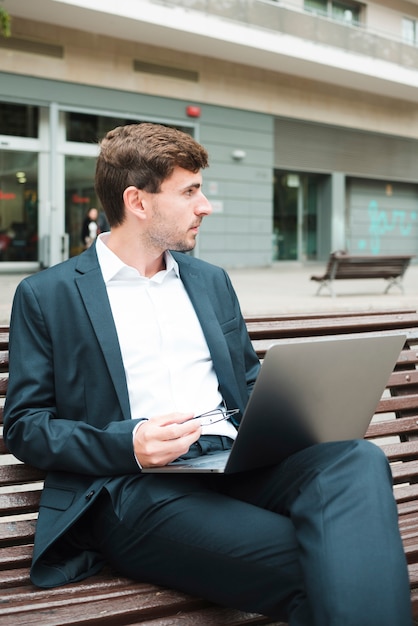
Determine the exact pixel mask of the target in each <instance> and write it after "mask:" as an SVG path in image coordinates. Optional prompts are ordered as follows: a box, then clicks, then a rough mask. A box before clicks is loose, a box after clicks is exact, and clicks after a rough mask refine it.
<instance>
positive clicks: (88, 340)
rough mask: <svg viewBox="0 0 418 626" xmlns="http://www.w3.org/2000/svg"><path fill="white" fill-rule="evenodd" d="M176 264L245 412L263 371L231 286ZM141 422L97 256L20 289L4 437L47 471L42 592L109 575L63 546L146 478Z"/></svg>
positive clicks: (204, 268) (38, 542) (37, 560)
mask: <svg viewBox="0 0 418 626" xmlns="http://www.w3.org/2000/svg"><path fill="white" fill-rule="evenodd" d="M173 256H174V257H175V259H176V260H177V262H178V264H179V268H180V275H181V279H182V281H183V283H184V285H185V288H186V290H187V293H188V294H189V297H190V299H191V301H192V303H193V306H194V308H195V310H196V313H197V316H198V318H199V320H200V323H201V326H202V329H203V332H204V334H205V337H206V340H207V343H208V346H209V350H210V353H211V355H212V359H213V364H214V367H215V370H216V373H217V376H218V379H219V384H220V390H221V393H222V396H223V398H224V399H225V401H226V404H227V406H228V407H230V408H235V407H237V408H239V409H240V410H241V412H242V411H243V410H244V407H245V405H246V403H247V401H248V397H249V394H250V392H251V390H252V387H253V385H254V382H255V379H256V376H257V374H258V370H259V361H258V358H257V356H256V354H255V352H254V350H253V348H252V345H251V342H250V340H249V338H248V334H247V331H246V326H245V323H244V320H243V318H242V315H241V312H240V308H239V305H238V301H237V298H236V295H235V293H234V290H233V288H232V285H231V283H230V280H229V278H228V276H227V274H226V273H225V272H224V271H223V270H222V269H220V268H218V267H215V266H213V265H210V264H208V263H205V262H203V261H201V260H198V259H195V258H193V257H191V256H188V255H184V254H180V253H173ZM173 306H175V303H173ZM140 323H141V317H140V314H139V315H138V324H140ZM132 332H133V333H134V332H135V329H134V328H133V329H132ZM135 423H136V422H133V421H132V419H131V415H130V408H129V398H128V391H127V385H126V378H125V372H124V367H123V362H122V358H121V353H120V348H119V344H118V339H117V334H116V329H115V325H114V322H113V317H112V313H111V309H110V304H109V300H108V298H107V292H106V287H105V284H104V281H103V278H102V274H101V271H100V267H99V264H98V260H97V255H96V249H95V247H94V246H93V247H91V248H89V249H88V250H87V251H86V252H84V253H83V254H82V255H80V256H79V257H75V258H73V259H70V260H69V261H66V262H65V263H62V264H60V265H57V266H54V267H52V268H50V269H48V270H45V271H42V272H40V273H38V274H35V275H33V276H30V277H29V278H27V279H25V280H23V281H22V283H21V284H20V285H19V287H18V289H17V291H16V295H15V299H14V304H13V310H12V318H11V330H10V379H9V386H8V394H7V398H6V405H5V415H4V426H5V428H4V430H5V439H6V443H7V446H8V448H9V449H10V450H11V452H13V453H14V454H15V455H16V456H17V457H18V458H19V459H21V460H23V461H25V462H26V463H30V464H31V465H34V466H36V467H39V468H41V469H44V470H47V479H46V482H45V487H44V490H43V493H42V498H41V507H40V514H39V519H38V524H37V529H36V537H35V548H34V555H33V562H32V569H31V577H32V580H33V582H34V583H35V584H37V585H39V586H42V587H51V586H55V585H59V584H64V583H67V582H70V581H74V580H80V579H82V578H84V577H86V576H88V575H91V574H93V573H95V572H97V571H98V570H99V569H100V568H101V566H102V564H103V563H102V560H101V557H100V556H99V555H98V554H96V553H94V552H93V551H91V552H89V551H86V550H80V551H79V552H77V551H74V554H73V556H72V557H71V558H68V557H65V559H63V558H62V555H60V554H59V550H58V551H57V545H59V544H57V543H56V542H57V539H58V538H59V537H60V536H62V535H63V534H64V533H65V532H66V531H67V530H68V529H69V528H70V527H71V526H72V525H73V524H74V522H75V521H76V520H77V519H78V518H79V517H80V516H81V515H82V514H83V513H84V512H85V511H86V509H87V508H88V507H89V506H90V505H91V504H92V503H93V502H94V500H95V498H96V497H97V495H98V494H99V492H100V490H101V489H102V488H103V486H104V485H108V484H110V483H111V481H114V480H115V477H116V479H117V477H118V476H120V477H123V476H126V475H129V474H134V473H138V472H139V470H138V465H137V463H136V460H135V458H134V454H133V449H132V430H133V427H134V424H135ZM52 546H54V550H51V547H52Z"/></svg>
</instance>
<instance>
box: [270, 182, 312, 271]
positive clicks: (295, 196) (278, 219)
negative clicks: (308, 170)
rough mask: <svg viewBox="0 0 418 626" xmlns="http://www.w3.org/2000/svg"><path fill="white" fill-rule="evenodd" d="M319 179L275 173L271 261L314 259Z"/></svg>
mask: <svg viewBox="0 0 418 626" xmlns="http://www.w3.org/2000/svg"><path fill="white" fill-rule="evenodd" d="M319 181H320V177H318V176H317V175H315V174H312V175H311V174H299V173H294V172H283V171H276V172H275V185H274V223H273V260H275V261H305V260H315V259H316V258H317V236H318V232H317V213H318V206H317V205H318V194H319V186H320V185H319Z"/></svg>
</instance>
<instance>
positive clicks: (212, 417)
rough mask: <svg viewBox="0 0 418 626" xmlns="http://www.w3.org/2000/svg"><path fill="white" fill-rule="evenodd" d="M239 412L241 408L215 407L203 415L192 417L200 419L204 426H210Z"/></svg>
mask: <svg viewBox="0 0 418 626" xmlns="http://www.w3.org/2000/svg"><path fill="white" fill-rule="evenodd" d="M237 413H239V409H229V410H224V409H214V410H213V411H207V412H206V413H202V414H201V415H195V416H194V417H193V418H192V419H194V420H197V419H198V420H200V423H201V425H202V426H210V425H211V424H216V422H222V421H223V420H227V419H229V418H230V417H231V416H232V415H236V414H237Z"/></svg>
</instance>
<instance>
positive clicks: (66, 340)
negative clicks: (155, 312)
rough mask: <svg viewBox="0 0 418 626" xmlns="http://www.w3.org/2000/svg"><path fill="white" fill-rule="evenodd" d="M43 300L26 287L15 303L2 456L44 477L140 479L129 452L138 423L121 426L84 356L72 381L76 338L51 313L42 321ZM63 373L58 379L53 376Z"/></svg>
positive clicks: (110, 392) (104, 385)
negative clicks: (36, 469) (46, 473)
mask: <svg viewBox="0 0 418 626" xmlns="http://www.w3.org/2000/svg"><path fill="white" fill-rule="evenodd" d="M46 298H47V296H46ZM41 300H42V299H41V298H40V297H39V293H37V292H36V290H34V289H33V288H32V284H31V282H30V281H27V280H24V281H23V282H22V283H21V284H20V286H19V287H18V289H17V291H16V294H15V298H14V303H13V309H12V317H11V328H10V374H9V382H8V391H7V397H6V403H5V409H4V436H5V441H6V445H7V447H8V449H9V450H10V451H11V452H12V453H13V454H14V455H15V456H16V457H17V458H18V459H20V460H22V461H24V462H26V463H29V464H31V465H34V466H35V467H39V468H41V469H44V470H55V471H65V472H72V473H74V472H76V473H80V474H87V475H92V476H114V475H120V474H127V473H136V472H138V471H139V470H138V465H137V464H136V461H135V457H134V453H133V444H132V431H133V429H134V427H135V425H136V423H137V422H138V420H130V419H124V416H123V415H122V412H121V409H120V405H119V403H118V402H117V398H116V395H115V391H114V388H113V385H112V383H111V379H110V377H109V375H108V373H107V370H106V369H105V367H104V366H101V363H100V362H99V361H98V362H97V363H98V365H97V364H96V362H95V361H94V360H93V357H90V356H89V354H88V353H87V352H85V355H84V357H85V358H84V361H83V364H82V368H81V372H79V373H78V374H76V373H75V372H77V371H78V370H79V369H80V368H79V367H76V366H75V365H74V364H73V363H72V361H74V360H77V359H78V358H79V357H80V359H81V357H82V356H83V354H82V353H80V352H79V354H78V356H77V355H76V353H77V350H79V346H78V345H77V335H76V332H75V331H74V329H73V330H70V325H71V323H72V321H71V317H70V314H69V313H68V312H66V311H63V310H61V314H60V315H59V314H58V312H57V311H52V312H50V313H49V314H48V316H47V315H46V310H47V309H46V308H45V304H44V303H43V302H42V301H41ZM61 306H62V307H63V308H65V303H61ZM54 316H55V317H54ZM58 317H60V318H65V319H66V323H67V326H68V333H67V335H68V336H66V335H65V328H64V326H63V321H62V320H61V321H60V322H57V328H54V324H53V320H54V319H55V320H57V319H58ZM74 323H75V322H74ZM84 334H85V333H84ZM92 336H93V333H92ZM79 343H80V345H81V344H82V341H81V340H80V342H79ZM93 352H94V350H93ZM95 352H96V353H98V349H96V350H95ZM89 358H91V359H92V360H91V361H89V360H88V359H89ZM96 360H97V357H96ZM96 365H97V367H96ZM65 367H66V372H60V373H59V375H58V374H57V368H58V369H61V370H63V369H65ZM95 367H96V371H93V372H92V371H91V370H94V368H95ZM66 378H68V382H65V383H64V382H63V381H65V380H66ZM98 378H99V379H101V380H100V389H97V390H96V389H95V387H94V385H95V384H97V383H96V382H95V381H96V380H97V379H98ZM96 407H97V408H96Z"/></svg>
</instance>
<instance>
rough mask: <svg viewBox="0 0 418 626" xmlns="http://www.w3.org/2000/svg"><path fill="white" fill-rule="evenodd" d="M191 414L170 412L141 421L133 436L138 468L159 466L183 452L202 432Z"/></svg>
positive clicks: (197, 421) (169, 461)
mask: <svg viewBox="0 0 418 626" xmlns="http://www.w3.org/2000/svg"><path fill="white" fill-rule="evenodd" d="M193 417H194V415H193V413H169V414H168V415H159V416H156V417H152V418H150V419H149V420H146V421H144V422H143V423H142V424H140V426H139V428H137V430H136V433H135V436H134V453H135V457H136V459H137V461H138V462H139V463H140V464H141V467H161V466H163V465H167V463H171V461H174V459H177V457H179V456H181V455H182V454H185V453H186V452H187V451H188V450H189V448H190V446H191V445H192V444H193V443H195V441H197V440H198V439H199V437H200V435H201V433H202V427H201V425H200V423H199V420H194V419H192V418H193Z"/></svg>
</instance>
